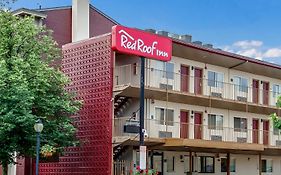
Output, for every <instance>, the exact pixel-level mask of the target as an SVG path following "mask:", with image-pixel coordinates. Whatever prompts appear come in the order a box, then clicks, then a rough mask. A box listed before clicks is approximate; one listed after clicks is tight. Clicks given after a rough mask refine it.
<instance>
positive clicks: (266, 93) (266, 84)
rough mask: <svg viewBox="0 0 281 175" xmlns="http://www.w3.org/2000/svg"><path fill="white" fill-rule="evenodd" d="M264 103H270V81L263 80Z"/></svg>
mask: <svg viewBox="0 0 281 175" xmlns="http://www.w3.org/2000/svg"><path fill="white" fill-rule="evenodd" d="M262 84H263V104H264V105H268V97H269V82H263V83H262Z"/></svg>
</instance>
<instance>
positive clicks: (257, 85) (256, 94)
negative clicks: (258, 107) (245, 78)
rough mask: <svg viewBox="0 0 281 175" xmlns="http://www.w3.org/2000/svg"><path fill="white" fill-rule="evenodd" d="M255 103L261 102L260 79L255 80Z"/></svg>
mask: <svg viewBox="0 0 281 175" xmlns="http://www.w3.org/2000/svg"><path fill="white" fill-rule="evenodd" d="M253 103H257V104H258V103H259V80H253Z"/></svg>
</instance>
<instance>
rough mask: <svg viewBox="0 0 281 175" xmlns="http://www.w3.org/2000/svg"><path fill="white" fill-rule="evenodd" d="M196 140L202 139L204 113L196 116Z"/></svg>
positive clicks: (197, 113)
mask: <svg viewBox="0 0 281 175" xmlns="http://www.w3.org/2000/svg"><path fill="white" fill-rule="evenodd" d="M194 139H202V113H199V112H195V114H194Z"/></svg>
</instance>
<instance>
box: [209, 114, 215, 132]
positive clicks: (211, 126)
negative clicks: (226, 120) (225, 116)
mask: <svg viewBox="0 0 281 175" xmlns="http://www.w3.org/2000/svg"><path fill="white" fill-rule="evenodd" d="M208 128H209V129H215V128H216V116H215V115H212V114H209V115H208Z"/></svg>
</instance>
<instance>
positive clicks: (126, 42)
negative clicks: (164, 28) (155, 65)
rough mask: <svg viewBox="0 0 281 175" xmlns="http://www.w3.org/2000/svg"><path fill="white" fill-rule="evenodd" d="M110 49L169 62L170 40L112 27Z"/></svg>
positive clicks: (120, 27)
mask: <svg viewBox="0 0 281 175" xmlns="http://www.w3.org/2000/svg"><path fill="white" fill-rule="evenodd" d="M112 49H113V50H116V51H119V52H122V53H126V54H131V55H137V56H141V57H146V58H151V59H156V60H160V61H170V60H171V57H172V40H171V39H170V38H168V37H162V36H159V35H156V34H151V33H148V32H145V31H142V30H138V29H132V28H128V27H124V26H120V25H116V26H114V27H112Z"/></svg>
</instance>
